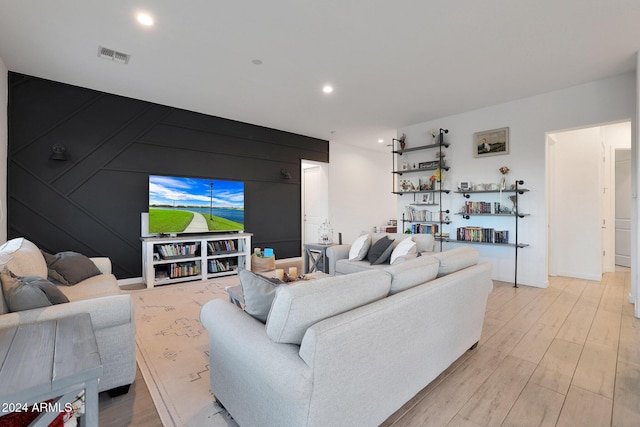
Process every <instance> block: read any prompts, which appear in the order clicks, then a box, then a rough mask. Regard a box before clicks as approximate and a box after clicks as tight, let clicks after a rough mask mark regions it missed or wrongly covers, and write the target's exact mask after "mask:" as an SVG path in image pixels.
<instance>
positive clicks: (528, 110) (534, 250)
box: [396, 73, 636, 287]
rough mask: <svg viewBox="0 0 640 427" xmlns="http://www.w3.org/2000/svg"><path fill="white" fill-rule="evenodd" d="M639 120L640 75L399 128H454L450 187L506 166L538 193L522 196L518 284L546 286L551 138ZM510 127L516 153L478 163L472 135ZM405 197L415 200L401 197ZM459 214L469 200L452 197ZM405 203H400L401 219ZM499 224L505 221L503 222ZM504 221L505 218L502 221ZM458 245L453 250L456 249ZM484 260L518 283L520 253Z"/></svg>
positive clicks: (498, 250) (421, 131) (500, 251)
mask: <svg viewBox="0 0 640 427" xmlns="http://www.w3.org/2000/svg"><path fill="white" fill-rule="evenodd" d="M635 118H636V77H635V73H631V74H625V75H622V76H617V77H613V78H609V79H604V80H599V81H595V82H591V83H587V84H584V85H580V86H574V87H570V88H567V89H563V90H558V91H555V92H549V93H545V94H541V95H537V96H533V97H530V98H525V99H521V100H518V101H513V102H509V103H505V104H500V105H494V106H491V107H487V108H483V109H479V110H475V111H470V112H467V113H463V114H458V115H455V116H449V117H444V118H441V119H438V120H433V121H430V122H425V123H419V124H416V125H413V126H408V127H406V128H401V129H399V130H398V134H402V133H406V134H407V141H408V143H411V142H412V141H420V140H422V141H425V142H424V143H426V141H427V131H428V130H429V129H430V128H440V127H442V128H446V129H449V134H448V140H449V141H450V142H451V146H450V147H449V148H448V149H447V150H446V151H447V160H448V162H449V164H450V166H451V170H450V171H449V172H448V174H447V178H446V181H445V183H446V184H447V185H448V186H452V185H455V184H456V183H457V182H459V181H461V180H471V181H472V182H476V183H477V182H481V183H491V182H498V181H499V179H500V173H499V172H498V168H500V167H501V166H508V167H509V168H510V169H511V172H510V173H509V175H508V178H509V179H510V180H511V181H513V180H515V179H522V180H524V181H525V184H524V186H525V187H526V188H529V189H530V190H531V191H529V192H528V193H526V194H525V195H524V196H523V197H522V198H521V199H520V207H519V210H520V211H521V212H527V213H530V214H531V215H530V216H528V217H526V218H524V219H522V220H521V221H520V236H519V240H520V241H522V242H526V243H529V244H530V245H531V246H530V247H527V248H524V249H521V250H520V251H519V252H518V261H519V266H518V283H522V284H528V285H532V286H539V287H545V286H546V284H547V269H546V257H547V237H546V234H547V230H546V227H547V221H546V194H545V193H546V190H545V185H546V182H545V135H546V133H550V132H554V131H561V130H569V129H575V128H581V127H587V126H592V125H598V124H603V123H611V122H618V121H622V120H631V119H633V120H634V121H635ZM500 127H509V130H510V152H509V154H508V155H502V156H492V157H484V158H474V157H473V150H472V135H473V133H474V132H477V131H483V130H489V129H495V128H500ZM401 197H407V196H398V198H399V199H400V198H401ZM448 197H449V198H450V200H451V206H452V208H453V210H454V211H457V210H458V209H459V207H460V206H461V204H462V200H463V199H462V196H460V195H459V194H451V195H449V196H448ZM403 205H404V203H403V202H402V201H399V202H398V209H397V212H396V214H397V215H398V218H399V217H400V215H401V213H402V211H403V209H404V208H403ZM452 220H453V221H454V223H453V224H451V225H450V226H449V231H450V232H452V231H453V233H455V229H456V227H460V226H464V225H470V223H469V222H466V221H465V220H463V219H461V218H460V217H459V216H457V215H454V216H453V217H452ZM496 220H497V219H496ZM500 221H504V219H500ZM450 247H453V245H450ZM476 247H477V248H478V249H479V251H480V254H481V259H482V260H483V261H488V262H491V263H493V265H494V272H493V277H494V279H497V280H504V281H511V280H513V274H514V262H513V261H514V254H513V251H512V250H510V249H507V248H502V247H491V246H486V245H478V246H476Z"/></svg>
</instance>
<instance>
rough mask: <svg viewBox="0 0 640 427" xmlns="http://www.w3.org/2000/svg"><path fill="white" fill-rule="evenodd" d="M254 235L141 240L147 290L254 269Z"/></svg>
mask: <svg viewBox="0 0 640 427" xmlns="http://www.w3.org/2000/svg"><path fill="white" fill-rule="evenodd" d="M251 236H252V234H250V233H229V234H201V235H200V234H199V235H185V236H179V237H146V236H145V237H141V240H142V275H143V280H144V283H145V284H146V285H147V288H153V287H154V286H158V285H165V284H169V283H178V282H187V281H191V280H207V279H211V278H214V277H218V276H228V275H231V274H237V273H238V267H244V268H246V269H248V270H250V269H251Z"/></svg>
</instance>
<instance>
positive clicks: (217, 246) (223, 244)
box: [207, 240, 236, 254]
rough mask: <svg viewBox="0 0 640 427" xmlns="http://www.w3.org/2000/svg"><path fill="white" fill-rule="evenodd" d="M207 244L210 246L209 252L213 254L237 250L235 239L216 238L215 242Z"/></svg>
mask: <svg viewBox="0 0 640 427" xmlns="http://www.w3.org/2000/svg"><path fill="white" fill-rule="evenodd" d="M207 246H208V247H209V253H211V254H215V253H220V252H235V251H236V242H235V240H216V241H213V242H207Z"/></svg>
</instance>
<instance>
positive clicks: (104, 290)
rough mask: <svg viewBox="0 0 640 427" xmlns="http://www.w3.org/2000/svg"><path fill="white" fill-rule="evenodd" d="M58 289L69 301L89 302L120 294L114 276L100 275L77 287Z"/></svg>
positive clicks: (60, 286)
mask: <svg viewBox="0 0 640 427" xmlns="http://www.w3.org/2000/svg"><path fill="white" fill-rule="evenodd" d="M57 288H58V289H60V291H61V292H62V293H63V294H64V295H65V296H66V297H67V298H69V301H80V300H88V299H92V298H97V297H103V296H107V295H118V294H120V286H118V280H117V279H116V277H115V276H114V275H113V274H99V275H97V276H93V277H90V278H88V279H85V280H83V281H82V282H80V283H78V284H76V285H75V286H65V285H59V286H57Z"/></svg>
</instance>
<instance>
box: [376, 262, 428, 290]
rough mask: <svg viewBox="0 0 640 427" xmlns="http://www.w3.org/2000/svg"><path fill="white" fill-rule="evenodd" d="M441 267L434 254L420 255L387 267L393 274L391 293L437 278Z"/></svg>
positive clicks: (387, 270)
mask: <svg viewBox="0 0 640 427" xmlns="http://www.w3.org/2000/svg"><path fill="white" fill-rule="evenodd" d="M439 267H440V261H439V260H438V259H437V258H435V257H433V256H420V257H417V258H414V259H411V260H408V261H405V262H403V263H401V264H395V265H391V266H389V267H387V268H386V269H385V271H386V272H387V273H389V274H390V275H391V288H390V289H389V295H393V294H396V293H398V292H401V291H404V290H405V289H409V288H412V287H414V286H418V285H420V284H422V283H425V282H428V281H430V280H433V279H435V278H436V277H437V275H438V268H439Z"/></svg>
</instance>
